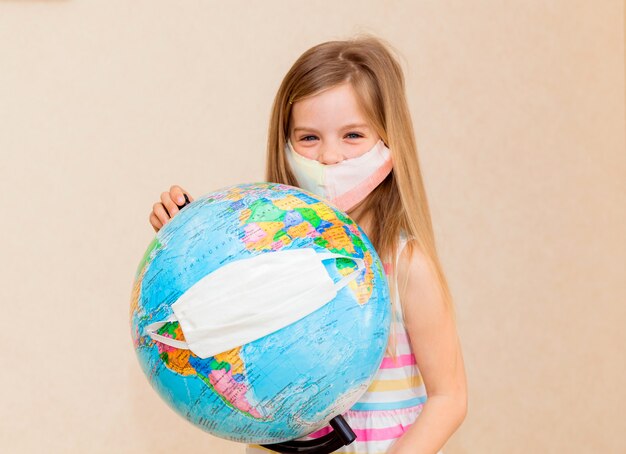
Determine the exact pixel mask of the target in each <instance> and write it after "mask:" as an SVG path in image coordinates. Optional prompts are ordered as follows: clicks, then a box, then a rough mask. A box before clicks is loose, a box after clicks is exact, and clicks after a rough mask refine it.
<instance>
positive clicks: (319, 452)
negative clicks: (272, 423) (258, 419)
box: [261, 415, 356, 454]
mask: <svg viewBox="0 0 626 454" xmlns="http://www.w3.org/2000/svg"><path fill="white" fill-rule="evenodd" d="M330 426H331V427H332V428H333V431H332V432H331V433H329V434H326V435H324V436H323V437H320V438H316V439H315V440H300V441H296V440H292V441H285V442H283V443H274V444H271V445H261V446H263V447H264V448H267V449H271V450H272V451H276V452H280V453H285V454H286V453H292V452H297V453H307V454H308V453H312V454H329V453H331V452H335V451H336V450H337V449H339V448H341V447H342V446H345V445H349V444H350V443H352V442H353V441H354V440H356V435H355V433H354V432H353V431H352V429H351V428H350V426H349V425H348V423H347V422H346V420H345V419H343V416H341V415H339V416H335V417H334V418H333V419H331V420H330Z"/></svg>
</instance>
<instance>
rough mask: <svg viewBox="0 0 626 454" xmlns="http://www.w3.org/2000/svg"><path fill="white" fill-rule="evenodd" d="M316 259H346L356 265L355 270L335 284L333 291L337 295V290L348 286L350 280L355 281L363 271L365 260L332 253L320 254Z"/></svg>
mask: <svg viewBox="0 0 626 454" xmlns="http://www.w3.org/2000/svg"><path fill="white" fill-rule="evenodd" d="M317 257H318V258H319V259H320V260H322V261H324V260H332V259H348V260H352V261H354V262H355V263H356V265H357V269H356V270H354V271H353V272H352V273H350V274H348V275H346V276H344V277H343V278H342V279H340V280H338V281H337V282H335V290H336V291H337V293H339V290H341V289H342V288H344V287H345V286H346V285H348V283H349V282H350V281H351V280H353V279H356V278H357V277H358V275H359V274H361V273H362V272H363V271H364V270H365V260H363V259H362V258H359V257H350V256H349V255H343V254H335V253H333V252H322V253H321V254H317Z"/></svg>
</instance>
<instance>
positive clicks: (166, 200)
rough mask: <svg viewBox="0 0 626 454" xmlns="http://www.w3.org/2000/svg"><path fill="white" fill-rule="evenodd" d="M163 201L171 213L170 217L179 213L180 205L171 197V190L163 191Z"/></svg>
mask: <svg viewBox="0 0 626 454" xmlns="http://www.w3.org/2000/svg"><path fill="white" fill-rule="evenodd" d="M161 203H162V204H163V206H164V207H165V209H166V210H167V212H168V213H169V215H170V218H173V217H174V216H175V215H176V213H178V206H177V205H176V204H175V203H174V201H173V200H172V198H171V197H170V193H169V192H163V193H161Z"/></svg>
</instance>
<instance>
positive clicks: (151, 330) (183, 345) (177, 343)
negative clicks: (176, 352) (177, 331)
mask: <svg viewBox="0 0 626 454" xmlns="http://www.w3.org/2000/svg"><path fill="white" fill-rule="evenodd" d="M177 321H178V319H177V318H176V316H175V315H174V314H172V315H170V316H169V317H167V318H166V319H165V320H161V321H160V322H154V323H151V324H149V325H148V326H146V327H145V328H144V330H145V332H146V334H147V335H148V336H150V338H152V340H155V341H158V342H160V343H162V344H165V345H169V346H170V347H174V348H179V349H181V350H189V345H187V342H184V341H181V340H176V339H172V338H171V337H167V336H163V335H162V334H158V333H157V331H158V330H159V329H160V328H161V327H162V326H164V325H165V324H166V323H170V322H177Z"/></svg>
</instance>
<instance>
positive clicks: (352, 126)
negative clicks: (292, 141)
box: [293, 123, 369, 133]
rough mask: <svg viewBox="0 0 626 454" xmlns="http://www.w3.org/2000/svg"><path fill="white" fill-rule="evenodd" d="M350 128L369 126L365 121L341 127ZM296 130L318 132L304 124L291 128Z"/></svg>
mask: <svg viewBox="0 0 626 454" xmlns="http://www.w3.org/2000/svg"><path fill="white" fill-rule="evenodd" d="M352 128H369V126H368V125H366V124H365V123H350V124H349V125H345V126H344V127H342V128H341V129H352ZM298 131H313V132H317V133H319V131H318V130H316V129H314V128H308V127H306V126H301V127H298V128H294V130H293V132H298Z"/></svg>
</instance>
